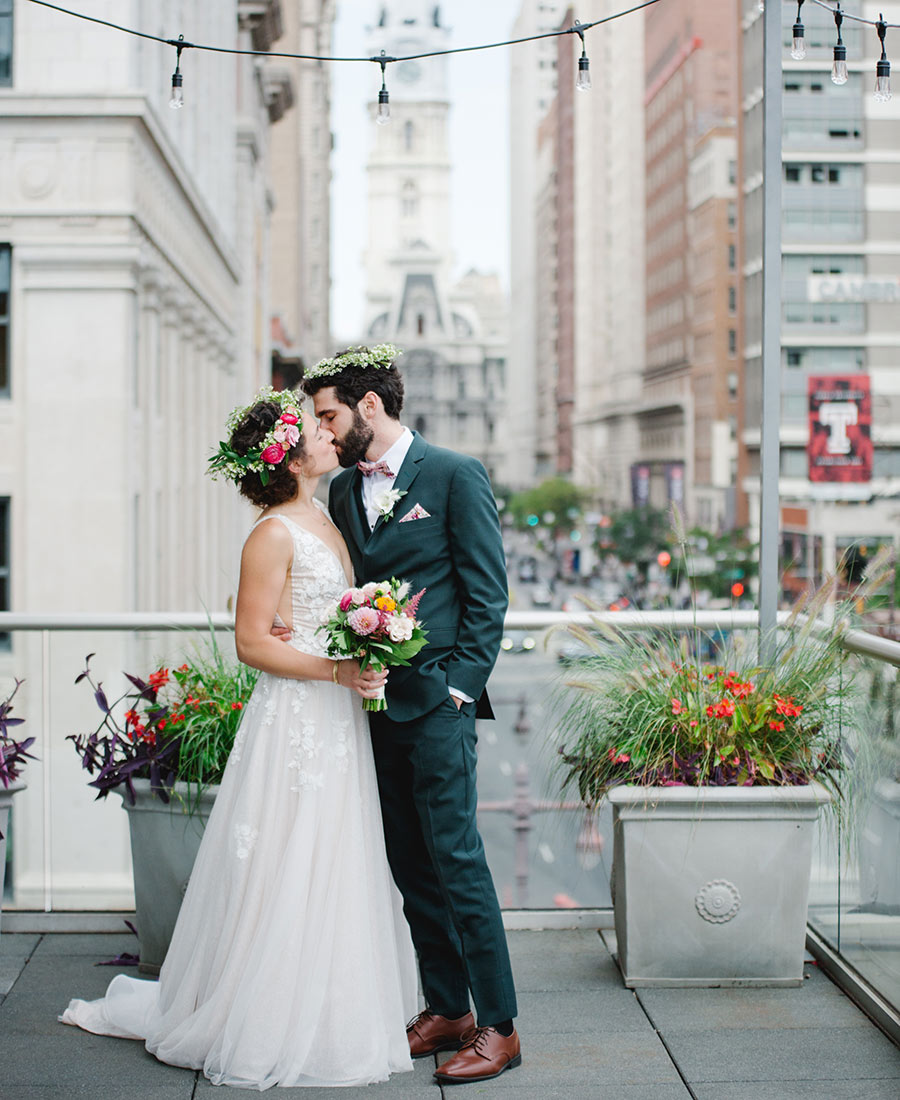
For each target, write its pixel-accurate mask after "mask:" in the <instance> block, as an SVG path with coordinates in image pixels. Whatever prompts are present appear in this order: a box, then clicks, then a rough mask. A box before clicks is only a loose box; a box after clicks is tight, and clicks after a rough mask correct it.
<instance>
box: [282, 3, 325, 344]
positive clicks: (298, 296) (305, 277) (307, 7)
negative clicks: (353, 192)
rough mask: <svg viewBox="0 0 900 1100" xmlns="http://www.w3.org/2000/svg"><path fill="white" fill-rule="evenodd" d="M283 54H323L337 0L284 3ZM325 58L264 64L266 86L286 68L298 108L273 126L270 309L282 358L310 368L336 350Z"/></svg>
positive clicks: (323, 55)
mask: <svg viewBox="0 0 900 1100" xmlns="http://www.w3.org/2000/svg"><path fill="white" fill-rule="evenodd" d="M281 10H282V18H283V21H284V34H283V36H282V39H281V41H280V43H279V48H280V49H281V50H282V51H284V52H288V53H299V54H306V55H308V56H315V57H328V56H329V55H330V54H331V39H332V32H333V28H334V20H335V0H292V2H291V3H289V4H282V6H281ZM332 68H333V66H331V65H329V64H328V63H327V62H322V61H295V62H290V68H288V67H287V64H284V63H281V64H276V63H275V62H274V61H273V62H272V63H270V64H269V65H267V67H266V69H265V74H266V79H267V81H268V82H269V83H272V82H273V79H274V78H275V77H276V76H278V75H280V74H285V75H287V74H288V73H289V74H290V75H291V77H292V78H293V82H294V83H295V84H296V97H297V104H298V109H296V110H291V111H288V112H287V114H286V115H285V117H284V118H283V119H282V120H280V121H279V122H278V125H277V126H274V127H273V129H272V138H271V140H272V191H273V194H274V199H275V209H274V211H273V214H272V287H271V295H272V313H273V316H274V317H275V318H276V325H275V330H276V331H277V333H278V336H279V344H280V347H279V348H278V349H277V350H278V355H279V358H281V359H287V360H292V359H295V360H299V365H309V364H311V363H315V362H316V361H317V360H319V359H322V358H324V357H325V356H326V355H331V354H333V349H332V348H331V333H330V328H331V325H330V306H329V300H330V294H331V260H330V245H331V234H330V231H329V227H330V224H331V197H330V196H331V126H330V113H331V79H332V77H331V69H332Z"/></svg>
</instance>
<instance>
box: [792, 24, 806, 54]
mask: <svg viewBox="0 0 900 1100" xmlns="http://www.w3.org/2000/svg"><path fill="white" fill-rule="evenodd" d="M793 34H794V37H793V38H792V39H791V57H792V58H793V59H794V60H795V61H802V60H803V58H804V57H806V38H805V37H804V31H803V24H802V23H795V24H794V31H793Z"/></svg>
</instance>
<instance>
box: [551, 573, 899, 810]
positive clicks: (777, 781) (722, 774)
mask: <svg viewBox="0 0 900 1100" xmlns="http://www.w3.org/2000/svg"><path fill="white" fill-rule="evenodd" d="M887 560H888V559H887V556H884V555H882V556H880V557H879V558H877V559H875V560H874V561H873V563H872V567H871V568H870V571H869V574H868V575H867V578H866V579H865V580H864V582H863V584H862V585H861V586H860V587H859V588H858V589H857V590H856V591H855V592H854V593H853V594H852V596H851V597H849V598H847V599H844V600H842V601H839V602H837V603H835V602H834V594H835V590H836V588H835V584H834V582H833V581H832V582H829V583H827V584H825V585H823V587H822V588H821V589H820V590H819V591H818V592H817V593H815V594H814V595H813V596H812V597H811V598H809V599H807V600H804V601H801V602H800V603H799V604H798V605H797V607H796V608H795V610H794V611H793V613H792V615H791V617H790V619H789V621H788V622H787V623H786V624H785V625H784V626H783V627H781V628H779V630H778V632H777V635H776V640H775V647H774V649H775V657H774V660H773V661H772V663H771V665H768V666H763V665H760V664H759V663H758V656H757V654H758V649H757V645H756V640H755V639H752V640H751V639H750V638H748V637H747V636H746V635H743V636H742V635H735V634H732V635H731V636H730V638H728V639H725V638H723V637H721V636H713V635H709V634H707V633H706V632H704V631H701V630H699V629H698V628H697V627H696V626H694V627H692V628H691V629H689V630H688V631H687V632H683V633H680V634H679V633H676V632H674V631H672V630H662V631H654V632H653V634H652V635H651V636H650V637H647V636H637V635H634V634H631V633H627V632H626V631H625V630H622V629H617V628H615V627H613V626H611V625H609V624H608V623H607V622H603V621H601V620H600V619H596V620H595V626H594V629H584V628H582V627H579V626H569V627H566V630H567V631H568V632H569V633H571V634H573V635H574V636H575V637H577V638H578V639H579V641H581V642H582V643H584V645H586V646H587V647H588V648H589V650H590V651H591V652H590V655H588V656H586V657H585V658H583V659H582V660H581V661H579V662H577V664H576V665H575V666H573V667H572V668H571V669H570V671H569V674H568V675H567V677H566V678H565V680H564V681H563V682H562V683H561V685H560V686H559V688H558V689H557V691H556V693H555V712H556V716H557V729H558V738H559V744H560V747H559V757H558V773H559V774H558V777H559V779H560V782H561V786H562V788H563V790H571V789H577V791H578V794H579V796H580V797H581V799H582V800H583V802H584V803H585V805H586V806H587V807H588V808H590V809H594V808H596V807H597V806H598V804H599V803H600V802H601V801H602V799H603V797H604V796H605V794H606V792H607V791H608V790H609V788H610V787H613V786H616V785H619V784H633V785H639V786H647V787H655V786H661V787H672V786H686V787H704V786H715V787H721V786H731V787H736V786H745V787H752V786H797V785H801V784H808V783H810V782H812V781H813V780H816V781H818V782H820V783H822V784H823V785H824V786H825V787H826V788H827V789H828V790H829V791H830V793H831V794H832V804H833V806H834V807H835V809H836V810H837V811H838V812H839V811H840V803H841V798H842V783H841V778H842V775H843V774H844V773H845V771H846V769H847V765H848V756H849V755H852V753H851V752H850V750H849V749H848V744H849V742H848V738H847V734H848V731H849V730H850V729H852V728H853V723H854V712H855V707H856V704H857V702H858V701H859V697H860V690H859V686H858V683H857V680H856V677H855V675H854V672H855V668H856V661H855V659H853V658H852V657H851V656H850V655H849V654H848V652H847V651H846V649H845V648H844V646H843V645H842V641H841V638H842V635H843V633H844V632H845V631H846V630H847V629H848V628H849V627H850V626H851V624H852V621H853V615H854V605H855V603H856V601H858V600H859V599H864V598H865V597H866V595H867V594H868V593H869V592H870V591H871V590H873V589H874V588H875V587H877V586H878V585H879V584H880V583H882V581H883V580H884V579H885V576H886V575H887V570H886V565H887ZM826 612H830V614H828V621H827V622H826V621H825V618H823V615H824V614H825V613H826ZM709 652H713V653H715V654H716V656H715V657H713V658H712V659H711V660H705V659H703V657H702V656H701V655H702V654H704V653H709ZM850 740H852V738H851V739H850Z"/></svg>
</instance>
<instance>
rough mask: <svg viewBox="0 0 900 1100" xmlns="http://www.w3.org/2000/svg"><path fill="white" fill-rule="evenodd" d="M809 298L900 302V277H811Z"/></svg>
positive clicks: (814, 299)
mask: <svg viewBox="0 0 900 1100" xmlns="http://www.w3.org/2000/svg"><path fill="white" fill-rule="evenodd" d="M806 297H807V300H808V301H810V302H888V303H894V302H900V277H898V276H897V275H878V276H867V275H809V276H808V277H807V280H806Z"/></svg>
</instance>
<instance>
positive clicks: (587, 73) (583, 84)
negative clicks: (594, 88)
mask: <svg viewBox="0 0 900 1100" xmlns="http://www.w3.org/2000/svg"><path fill="white" fill-rule="evenodd" d="M575 87H576V88H577V89H578V91H579V92H589V91H590V90H591V62H590V58H588V57H585V56H583V55H582V56H581V57H579V58H578V79H577V80H576V81H575Z"/></svg>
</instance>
